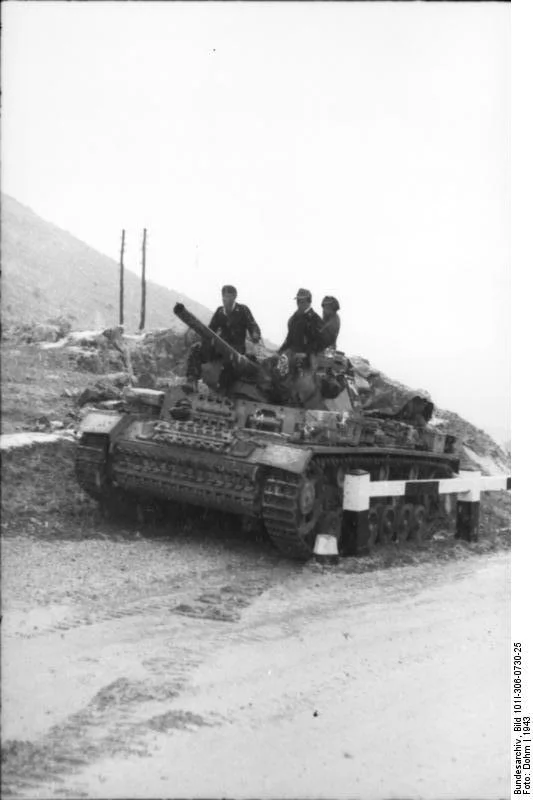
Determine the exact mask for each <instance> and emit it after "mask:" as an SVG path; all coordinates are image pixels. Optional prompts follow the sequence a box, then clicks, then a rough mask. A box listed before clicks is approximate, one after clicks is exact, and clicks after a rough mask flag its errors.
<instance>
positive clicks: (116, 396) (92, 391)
mask: <svg viewBox="0 0 533 800" xmlns="http://www.w3.org/2000/svg"><path fill="white" fill-rule="evenodd" d="M120 397H121V392H120V390H119V389H117V388H116V387H115V386H113V385H111V384H107V385H105V384H103V383H98V384H96V386H94V387H93V388H89V389H84V391H83V392H82V393H81V394H80V396H79V397H78V401H77V402H78V405H79V406H80V407H81V406H85V405H87V404H88V403H99V402H101V401H102V400H120Z"/></svg>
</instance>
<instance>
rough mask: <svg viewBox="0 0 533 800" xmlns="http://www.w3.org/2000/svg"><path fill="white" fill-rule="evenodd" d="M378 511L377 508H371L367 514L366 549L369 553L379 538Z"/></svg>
mask: <svg viewBox="0 0 533 800" xmlns="http://www.w3.org/2000/svg"><path fill="white" fill-rule="evenodd" d="M379 518H380V514H379V509H378V508H377V507H374V508H371V509H370V510H369V512H368V549H369V550H370V552H372V550H373V549H374V547H375V546H376V542H377V540H378V538H379Z"/></svg>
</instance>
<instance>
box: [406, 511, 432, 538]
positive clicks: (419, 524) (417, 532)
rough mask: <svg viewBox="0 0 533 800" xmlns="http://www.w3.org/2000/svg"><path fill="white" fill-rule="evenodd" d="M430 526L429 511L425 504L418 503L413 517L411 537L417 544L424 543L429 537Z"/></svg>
mask: <svg viewBox="0 0 533 800" xmlns="http://www.w3.org/2000/svg"><path fill="white" fill-rule="evenodd" d="M427 528H428V512H427V509H426V507H425V506H423V505H418V506H415V507H414V510H413V518H412V521H411V536H410V538H411V539H412V540H413V541H414V542H416V543H417V544H422V542H423V541H424V539H425V538H426V537H427Z"/></svg>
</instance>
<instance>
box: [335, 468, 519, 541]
mask: <svg viewBox="0 0 533 800" xmlns="http://www.w3.org/2000/svg"><path fill="white" fill-rule="evenodd" d="M501 490H504V491H505V490H506V491H511V476H510V475H493V476H490V475H482V474H481V471H479V470H462V471H461V472H460V473H459V475H458V476H456V477H454V478H438V479H434V480H433V479H431V480H412V481H405V480H404V481H401V480H400V481H398V480H394V481H370V475H369V473H368V472H365V471H364V470H353V471H352V472H348V473H347V474H346V475H345V477H344V492H343V514H342V531H341V538H340V548H339V549H340V551H341V553H342V555H345V556H356V555H357V556H360V555H365V554H367V553H368V552H369V546H368V540H369V533H370V531H369V526H368V516H369V513H368V512H369V508H370V499H371V498H374V497H406V498H409V497H413V496H415V497H416V496H418V495H420V494H424V495H432V496H434V497H438V496H439V495H447V494H455V495H457V514H456V528H455V538H456V539H462V540H464V541H467V542H476V541H477V540H478V536H479V509H480V495H481V492H490V491H501Z"/></svg>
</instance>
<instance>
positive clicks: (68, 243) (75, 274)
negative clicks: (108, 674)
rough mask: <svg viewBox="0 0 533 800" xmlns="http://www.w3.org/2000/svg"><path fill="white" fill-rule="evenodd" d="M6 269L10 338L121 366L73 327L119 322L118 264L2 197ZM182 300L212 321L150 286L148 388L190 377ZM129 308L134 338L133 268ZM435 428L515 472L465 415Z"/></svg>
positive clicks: (142, 352) (365, 371)
mask: <svg viewBox="0 0 533 800" xmlns="http://www.w3.org/2000/svg"><path fill="white" fill-rule="evenodd" d="M2 270H3V275H2V277H3V280H2V321H3V335H4V340H6V338H7V340H10V341H11V342H12V343H14V344H15V343H19V344H22V343H25V344H30V343H32V342H33V343H36V342H42V341H45V342H47V343H48V346H50V345H51V346H52V347H55V346H57V345H59V346H60V347H62V346H65V345H66V350H67V351H69V353H68V355H69V363H70V364H72V365H73V366H74V369H75V370H77V371H78V370H81V371H84V372H86V373H87V372H92V373H95V374H97V375H100V376H102V375H105V373H106V372H108V371H111V372H112V371H113V370H117V369H120V368H121V360H120V357H119V354H118V353H117V351H116V350H114V349H113V348H111V349H110V348H109V346H108V343H106V341H105V338H102V337H101V336H100V337H97V342H95V341H94V340H93V341H90V342H88V344H89V349H88V350H87V349H86V348H84V347H83V344H84V341H83V334H82V335H81V338H80V336H79V335H78V336H77V337H76V336H75V335H74V337H73V334H72V329H73V328H77V329H78V330H79V329H80V328H89V329H93V331H94V328H99V329H100V331H102V330H103V329H104V328H111V327H112V326H115V325H116V324H117V322H118V297H117V295H118V286H117V284H118V264H117V263H116V262H115V261H113V259H111V258H108V257H107V256H104V255H102V254H101V253H99V252H97V251H96V250H94V249H93V248H91V247H89V246H88V245H87V244H85V243H84V242H82V241H80V240H79V239H76V238H75V237H74V236H72V235H71V234H70V233H68V232H67V231H64V230H61V229H60V228H58V227H57V226H55V225H53V224H51V223H49V222H46V221H45V220H43V219H42V218H41V217H39V216H38V215H37V214H35V213H34V212H33V211H31V210H30V209H29V208H26V207H25V206H23V205H22V204H20V203H19V202H17V201H16V200H14V199H13V198H11V197H9V196H7V195H2ZM178 299H179V300H180V301H181V302H183V303H185V304H186V305H187V307H188V308H189V309H190V310H191V311H192V312H193V313H194V314H196V315H197V316H198V317H199V318H200V319H201V320H202V321H204V322H207V321H208V320H209V318H210V316H211V311H210V310H209V309H207V308H205V306H202V305H200V304H199V303H196V302H195V301H194V300H191V299H190V298H189V297H186V296H185V295H179V294H177V293H175V292H172V291H170V290H169V289H166V288H164V287H162V286H159V285H157V284H154V283H151V282H148V287H147V315H146V318H147V325H146V327H147V329H148V331H151V333H147V334H146V336H145V337H143V338H142V339H141V340H139V341H137V342H134V341H131V343H130V344H131V346H132V353H131V355H132V363H133V369H134V372H135V374H136V376H137V378H141V377H142V379H143V380H142V382H144V381H147V382H148V383H147V384H146V385H150V383H153V382H155V381H162V382H163V384H164V382H165V379H166V378H167V377H169V376H172V375H173V376H174V378H176V377H177V376H178V375H180V374H182V373H183V366H184V359H185V351H186V348H187V345H188V341H187V339H188V337H185V335H184V334H185V330H184V327H185V326H183V324H182V323H181V322H179V320H177V319H176V318H175V317H174V316H173V314H172V308H173V305H174V303H175V302H176V300H178ZM124 308H125V323H126V331H130V332H134V331H135V330H136V329H137V327H138V321H139V310H140V280H139V278H138V276H137V275H135V274H134V273H133V272H131V271H130V270H125V295H124ZM51 320H52V321H53V322H54V324H52V325H51V324H49V323H50V321H51ZM91 336H92V335H90V336H89V339H91ZM67 337H70V341H69V340H68V339H67ZM72 337H73V338H72ZM98 339H99V342H100V346H99V345H98ZM56 343H57V344H56ZM265 344H266V345H267V348H271V349H272V348H273V347H274V346H273V345H271V344H270V343H269V342H266V343H265ZM80 345H81V347H80ZM15 346H16V345H15ZM354 363H355V365H356V369H357V370H358V372H359V375H360V377H361V380H362V381H363V383H364V382H365V381H366V380H367V379H368V381H369V383H370V384H371V390H372V393H373V394H376V393H381V394H382V395H383V396H386V395H387V394H392V395H394V393H395V392H400V393H401V392H408V391H409V387H406V386H404V385H403V384H401V383H399V382H397V381H394V380H391V379H390V378H389V377H388V376H387V375H385V374H384V373H382V372H380V370H378V369H376V368H374V367H373V365H371V364H369V362H368V361H366V360H365V359H363V358H361V357H360V356H356V357H354ZM431 424H432V425H433V426H434V427H435V428H436V429H438V430H440V431H442V432H444V431H445V432H447V433H451V434H453V435H456V436H459V437H460V438H461V440H462V441H463V442H464V444H465V450H464V456H465V464H469V465H470V466H472V467H477V468H481V469H482V470H483V472H485V473H490V472H493V473H494V472H507V471H509V470H510V448H509V450H508V451H504V450H503V449H502V448H501V447H499V446H498V445H497V444H496V442H494V441H493V439H491V437H490V436H488V434H486V433H485V432H484V431H482V430H480V429H479V428H476V427H475V426H474V425H472V424H470V423H469V422H467V421H466V420H464V419H462V418H461V417H460V416H459V415H458V414H455V413H453V412H451V411H446V410H444V409H435V413H434V418H433V420H432V421H431Z"/></svg>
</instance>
